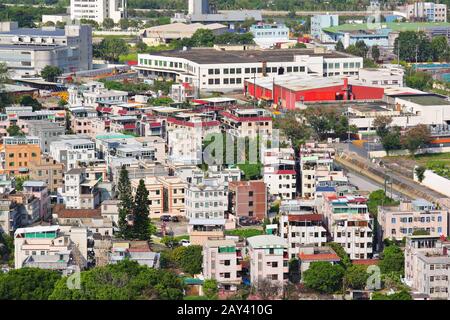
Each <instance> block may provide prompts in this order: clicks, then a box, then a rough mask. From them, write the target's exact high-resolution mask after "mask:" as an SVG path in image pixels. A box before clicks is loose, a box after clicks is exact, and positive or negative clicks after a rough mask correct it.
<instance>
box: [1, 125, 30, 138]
mask: <svg viewBox="0 0 450 320" xmlns="http://www.w3.org/2000/svg"><path fill="white" fill-rule="evenodd" d="M6 132H8V135H9V136H10V137H16V136H24V135H25V133H23V131H22V130H21V129H20V128H19V126H18V125H15V124H13V125H10V126H9V127H8V128H7V129H6Z"/></svg>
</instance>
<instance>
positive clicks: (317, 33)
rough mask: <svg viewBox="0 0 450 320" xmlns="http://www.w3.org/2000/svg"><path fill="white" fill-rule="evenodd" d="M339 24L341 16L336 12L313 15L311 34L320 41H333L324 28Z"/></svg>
mask: <svg viewBox="0 0 450 320" xmlns="http://www.w3.org/2000/svg"><path fill="white" fill-rule="evenodd" d="M338 25H339V16H338V15H335V14H321V15H315V16H312V17H311V36H313V38H315V39H317V40H318V41H320V42H325V43H327V42H333V39H331V38H330V37H329V36H328V35H327V34H326V33H325V32H323V30H322V29H324V28H329V27H334V26H338Z"/></svg>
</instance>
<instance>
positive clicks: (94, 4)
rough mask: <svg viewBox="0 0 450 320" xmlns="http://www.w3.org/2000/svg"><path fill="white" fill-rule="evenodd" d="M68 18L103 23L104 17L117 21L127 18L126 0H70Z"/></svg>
mask: <svg viewBox="0 0 450 320" xmlns="http://www.w3.org/2000/svg"><path fill="white" fill-rule="evenodd" d="M70 18H71V19H72V20H81V19H86V20H94V21H96V22H97V23H99V24H101V23H103V20H105V18H111V19H113V21H114V23H119V21H120V19H124V18H127V0H71V1H70Z"/></svg>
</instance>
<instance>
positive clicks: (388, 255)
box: [379, 244, 405, 275]
mask: <svg viewBox="0 0 450 320" xmlns="http://www.w3.org/2000/svg"><path fill="white" fill-rule="evenodd" d="M380 258H381V259H380V263H379V267H380V269H381V272H382V273H384V274H387V273H390V272H395V273H398V274H401V275H403V273H404V268H405V267H404V265H405V260H404V259H405V258H404V255H403V251H402V249H401V248H400V247H399V246H397V245H395V244H393V245H390V246H387V247H385V248H384V250H383V253H382V254H381V256H380Z"/></svg>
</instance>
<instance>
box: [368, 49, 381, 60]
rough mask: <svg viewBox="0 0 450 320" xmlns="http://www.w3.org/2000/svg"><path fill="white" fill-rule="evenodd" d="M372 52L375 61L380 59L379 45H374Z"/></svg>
mask: <svg viewBox="0 0 450 320" xmlns="http://www.w3.org/2000/svg"><path fill="white" fill-rule="evenodd" d="M370 52H371V55H372V59H373V60H374V61H378V59H380V48H379V47H378V46H377V45H374V46H372V48H371V50H370Z"/></svg>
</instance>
